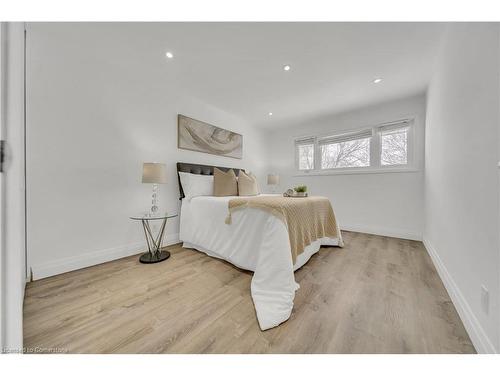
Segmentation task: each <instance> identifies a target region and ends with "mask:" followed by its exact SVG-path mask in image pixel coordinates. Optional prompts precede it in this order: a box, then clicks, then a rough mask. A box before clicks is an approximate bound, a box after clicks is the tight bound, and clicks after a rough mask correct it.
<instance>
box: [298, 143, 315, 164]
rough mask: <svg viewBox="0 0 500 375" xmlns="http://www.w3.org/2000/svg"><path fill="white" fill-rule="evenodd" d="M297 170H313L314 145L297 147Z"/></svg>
mask: <svg viewBox="0 0 500 375" xmlns="http://www.w3.org/2000/svg"><path fill="white" fill-rule="evenodd" d="M298 151H299V169H300V170H308V169H314V144H309V145H299V146H298Z"/></svg>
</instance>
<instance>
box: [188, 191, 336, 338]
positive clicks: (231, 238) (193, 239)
mask: <svg viewBox="0 0 500 375" xmlns="http://www.w3.org/2000/svg"><path fill="white" fill-rule="evenodd" d="M233 198H236V197H213V196H211V197H209V196H199V197H194V198H192V199H191V200H190V201H188V200H186V199H183V201H182V207H181V217H180V240H181V241H183V242H184V244H183V246H184V247H186V248H193V249H197V250H199V251H202V252H204V253H206V254H208V255H210V256H212V257H217V258H221V259H224V260H227V261H228V262H230V263H232V264H234V265H235V266H237V267H239V268H243V269H246V270H250V271H254V275H253V278H252V284H251V294H252V299H253V302H254V306H255V311H256V313H257V319H258V322H259V325H260V328H261V329H262V330H266V329H269V328H272V327H275V326H277V325H279V324H280V323H282V322H284V321H286V320H287V319H288V318H289V317H290V314H291V312H292V308H293V299H294V297H295V291H296V290H297V289H298V288H299V285H298V284H297V283H296V282H295V278H294V273H293V272H294V271H295V270H297V269H299V268H300V267H302V266H303V265H304V264H305V263H306V262H307V261H308V260H309V258H310V257H311V256H312V255H313V254H314V253H316V252H318V250H319V248H320V246H321V245H333V246H336V245H338V243H339V241H338V239H331V238H326V237H325V238H322V239H320V240H317V241H315V242H313V243H312V244H310V245H309V246H307V247H306V248H305V250H304V252H303V253H302V254H300V255H299V256H298V257H297V261H296V262H295V265H293V262H292V255H291V250H290V241H289V239H288V232H287V230H286V227H285V224H284V223H283V222H282V221H281V220H279V219H278V218H276V217H275V216H273V215H270V214H269V213H267V212H265V211H263V210H258V209H254V208H248V209H245V210H238V211H235V212H234V213H233V214H232V224H231V225H228V224H225V222H224V220H225V219H226V216H227V214H228V201H229V200H230V199H233ZM338 233H340V230H339V231H338Z"/></svg>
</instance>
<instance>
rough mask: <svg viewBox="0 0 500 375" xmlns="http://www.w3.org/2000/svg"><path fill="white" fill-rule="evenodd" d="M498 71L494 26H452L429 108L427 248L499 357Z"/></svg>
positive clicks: (482, 345)
mask: <svg viewBox="0 0 500 375" xmlns="http://www.w3.org/2000/svg"><path fill="white" fill-rule="evenodd" d="M499 63H500V61H499V28H498V25H497V24H453V25H451V26H449V29H448V31H447V33H446V37H445V39H444V44H443V49H442V52H441V56H440V59H439V62H438V64H437V67H436V71H435V74H434V77H433V79H432V82H431V84H430V87H429V91H428V100H427V120H426V142H425V146H426V155H425V159H426V163H425V199H426V213H425V229H424V243H425V245H426V247H427V249H428V250H429V252H430V253H431V255H432V256H433V260H434V263H435V264H436V266H437V268H438V270H439V271H440V274H441V278H442V279H443V281H444V282H445V285H446V286H447V289H448V291H449V293H450V295H451V296H452V298H453V301H454V304H455V306H456V307H457V309H458V311H459V313H460V315H461V317H462V320H463V321H464V324H465V326H466V328H467V330H468V332H469V335H470V336H471V339H472V340H473V342H474V345H475V347H476V349H477V350H478V351H481V352H492V351H494V350H495V348H496V350H497V351H498V350H499V349H500V345H499V327H500V326H499V325H500V321H499V317H500V309H499V297H500V290H499V264H500V263H499V237H498V236H499V232H498V228H499V222H498V214H499V211H498V207H499V197H498V192H499V183H498V175H497V173H498V172H497V162H498V160H499V152H498V143H497V142H498V125H499V112H498V111H499V101H500V97H499ZM481 285H485V286H486V287H487V288H488V289H489V293H490V310H489V313H486V312H485V311H484V310H483V308H482V307H481V289H480V288H481Z"/></svg>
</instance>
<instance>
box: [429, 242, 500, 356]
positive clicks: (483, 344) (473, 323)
mask: <svg viewBox="0 0 500 375" xmlns="http://www.w3.org/2000/svg"><path fill="white" fill-rule="evenodd" d="M423 243H424V246H425V248H426V249H427V252H428V253H429V256H430V257H431V259H432V262H433V263H434V266H435V267H436V269H437V271H438V274H439V276H440V277H441V280H442V281H443V284H444V286H445V288H446V290H447V291H448V294H449V295H450V298H451V300H452V301H453V304H454V305H455V308H456V309H457V312H458V315H459V316H460V319H462V322H463V324H464V326H465V329H466V330H467V333H468V334H469V337H470V339H471V341H472V343H473V344H474V347H475V348H476V351H477V352H478V353H480V354H496V353H497V351H496V349H495V346H494V345H493V344H492V342H491V341H490V339H489V338H488V336H487V335H486V333H485V332H484V329H483V327H482V326H481V324H480V323H479V320H478V319H477V317H476V316H475V315H474V313H473V311H472V309H471V308H470V306H469V304H468V302H467V300H466V299H465V297H464V296H463V294H462V292H461V291H460V289H459V288H458V285H457V284H456V283H455V281H454V280H453V278H452V276H451V274H450V273H449V272H448V270H447V269H446V266H445V265H444V263H443V261H442V260H441V258H440V257H439V255H438V253H437V252H436V250H435V249H434V248H433V247H432V245H431V244H430V243H429V241H427V240H426V239H425V238H424V240H423Z"/></svg>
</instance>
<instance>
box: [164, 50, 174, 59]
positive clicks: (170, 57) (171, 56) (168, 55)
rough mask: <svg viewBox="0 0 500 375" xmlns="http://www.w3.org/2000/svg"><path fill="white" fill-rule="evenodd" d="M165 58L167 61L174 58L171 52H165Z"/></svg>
mask: <svg viewBox="0 0 500 375" xmlns="http://www.w3.org/2000/svg"><path fill="white" fill-rule="evenodd" d="M165 56H167V59H173V58H174V54H173V53H172V52H167V53H166V54H165Z"/></svg>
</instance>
